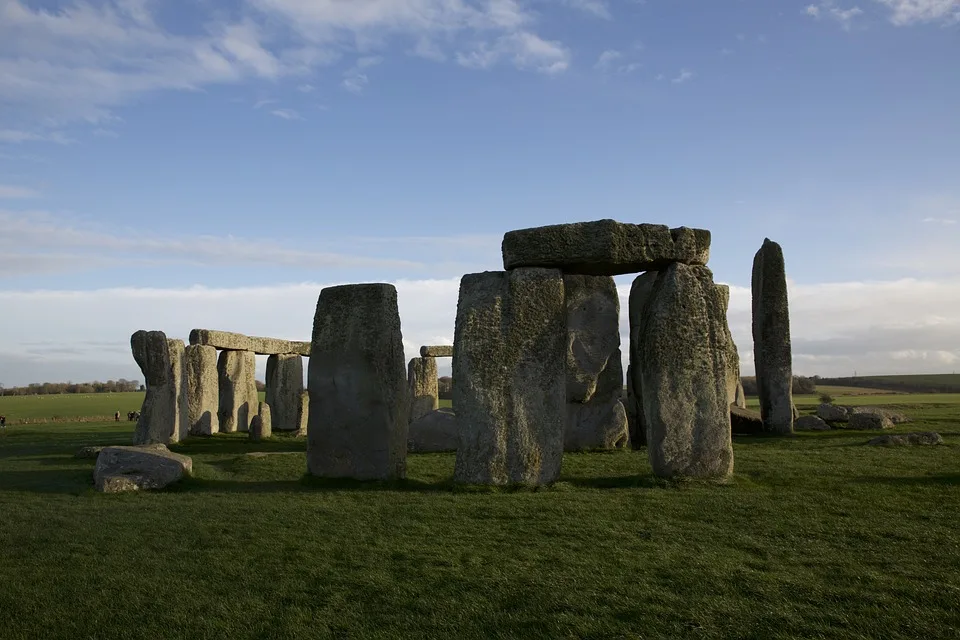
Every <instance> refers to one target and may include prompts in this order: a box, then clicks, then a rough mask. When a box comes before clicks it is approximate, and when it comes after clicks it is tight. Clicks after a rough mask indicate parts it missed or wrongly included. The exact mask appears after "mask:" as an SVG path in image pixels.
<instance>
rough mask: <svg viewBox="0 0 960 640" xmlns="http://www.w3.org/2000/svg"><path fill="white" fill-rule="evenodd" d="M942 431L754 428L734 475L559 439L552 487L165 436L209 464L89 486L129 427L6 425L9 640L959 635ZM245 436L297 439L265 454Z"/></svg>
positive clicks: (958, 547) (955, 491)
mask: <svg viewBox="0 0 960 640" xmlns="http://www.w3.org/2000/svg"><path fill="white" fill-rule="evenodd" d="M941 404H943V405H944V406H940V405H937V404H933V403H926V404H921V403H917V404H915V405H911V406H914V409H913V410H912V411H911V412H910V415H911V416H912V417H913V418H914V419H915V422H914V423H913V424H911V425H905V426H904V427H907V426H909V429H906V428H898V429H897V431H905V430H919V429H934V430H937V431H939V432H940V433H941V434H943V435H944V437H945V438H946V440H947V443H948V444H947V446H944V447H923V448H921V447H917V448H899V449H894V448H874V447H866V446H863V443H864V442H865V441H866V440H867V439H868V438H869V437H870V436H871V435H873V434H870V433H863V432H849V431H834V432H827V433H817V434H799V435H797V436H796V437H793V438H788V439H773V438H743V439H737V441H736V444H735V449H736V451H735V455H736V477H735V479H734V481H733V482H732V483H730V484H729V485H727V486H715V485H709V484H700V483H679V484H677V483H670V482H664V481H659V480H656V479H654V478H653V477H652V476H651V475H650V469H649V466H648V464H647V461H646V453H645V452H643V451H640V452H617V453H592V454H576V455H569V454H568V455H567V456H565V458H564V466H563V477H562V480H561V482H559V483H558V484H557V485H555V486H554V487H552V488H550V489H546V490H540V491H511V490H500V491H488V490H465V489H456V488H454V487H451V486H450V484H449V481H448V479H449V478H450V476H451V474H452V470H453V462H454V456H453V455H445V454H440V455H413V456H410V458H409V479H408V480H407V481H405V482H402V483H393V484H382V483H363V484H361V483H350V482H324V481H320V480H317V479H310V478H305V477H304V470H305V458H304V446H305V444H304V442H303V440H297V439H277V440H275V441H270V442H264V443H260V444H251V443H249V442H248V441H247V440H246V439H245V438H243V437H242V436H226V435H221V436H217V437H215V438H210V439H196V440H191V441H188V442H186V443H183V444H181V445H178V446H176V447H174V448H175V449H176V450H178V451H181V452H183V453H186V454H188V455H191V456H192V457H193V460H194V469H195V474H194V477H193V478H190V479H188V480H186V481H184V482H183V483H181V485H179V486H177V487H176V488H174V489H172V490H168V491H164V492H155V493H144V494H140V495H136V494H134V495H113V496H109V495H100V494H97V493H95V492H94V491H93V490H92V480H91V471H92V468H93V463H92V462H91V461H84V460H75V459H74V458H73V457H72V454H73V452H74V451H75V450H76V449H77V448H78V447H80V446H82V445H86V444H107V443H114V442H117V443H120V442H127V441H128V439H129V435H130V425H129V424H126V423H121V424H120V425H116V424H114V423H112V422H107V423H102V424H90V423H87V424H48V425H26V426H14V427H9V428H8V429H7V433H6V434H5V435H0V513H2V514H3V517H2V518H0V550H2V551H0V637H2V638H4V639H7V638H10V639H20V638H23V639H26V638H31V639H32V638H41V637H42V638H71V639H73V638H99V639H109V638H160V637H162V638H186V637H191V638H225V637H230V638H294V637H297V638H401V637H402V638H412V637H424V638H452V637H457V638H507V637H524V638H730V637H736V638H950V637H957V631H958V629H960V607H958V606H957V602H958V601H960V527H958V524H957V522H958V521H957V513H958V512H960V405H952V406H951V405H948V404H946V403H941ZM253 451H270V452H276V453H288V455H275V456H268V457H262V458H255V457H250V456H247V455H246V454H247V453H250V452H253Z"/></svg>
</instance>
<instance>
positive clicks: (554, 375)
mask: <svg viewBox="0 0 960 640" xmlns="http://www.w3.org/2000/svg"><path fill="white" fill-rule="evenodd" d="M565 400H566V308H565V305H564V294H563V277H562V274H561V273H560V271H558V270H555V269H516V270H514V271H510V272H502V271H488V272H485V273H474V274H468V275H465V276H463V278H462V279H461V280H460V297H459V301H458V303H457V320H456V328H455V335H454V351H453V406H454V408H455V409H456V418H457V431H458V432H459V434H460V441H459V445H458V447H457V461H456V465H455V469H454V480H455V481H457V482H463V483H469V484H492V485H503V484H529V485H544V484H549V483H551V482H554V481H555V480H556V479H557V478H558V477H559V475H560V463H561V461H562V459H563V437H564V425H565V423H566V401H565Z"/></svg>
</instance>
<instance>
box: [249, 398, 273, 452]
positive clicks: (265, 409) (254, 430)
mask: <svg viewBox="0 0 960 640" xmlns="http://www.w3.org/2000/svg"><path fill="white" fill-rule="evenodd" d="M272 425H273V421H272V420H271V419H270V405H269V404H267V403H266V402H261V403H260V408H259V410H258V412H257V415H255V416H253V419H252V420H250V440H251V441H253V442H260V441H261V440H265V439H266V438H270V437H273V426H272Z"/></svg>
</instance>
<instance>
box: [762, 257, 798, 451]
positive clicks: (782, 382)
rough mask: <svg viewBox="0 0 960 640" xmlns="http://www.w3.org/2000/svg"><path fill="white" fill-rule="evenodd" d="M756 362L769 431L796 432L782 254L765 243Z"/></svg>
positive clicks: (785, 277)
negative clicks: (794, 428) (794, 429)
mask: <svg viewBox="0 0 960 640" xmlns="http://www.w3.org/2000/svg"><path fill="white" fill-rule="evenodd" d="M752 294H753V361H754V365H755V368H756V373H757V391H758V394H759V396H760V415H762V416H763V424H764V426H765V428H766V430H767V431H770V432H773V433H792V432H793V355H792V352H791V347H790V308H789V303H788V300H787V274H786V267H785V266H784V261H783V250H782V249H781V248H780V245H779V244H777V243H776V242H772V241H771V240H769V239H764V241H763V246H762V247H760V250H759V251H757V254H756V256H754V259H753V278H752Z"/></svg>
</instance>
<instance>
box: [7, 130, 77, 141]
mask: <svg viewBox="0 0 960 640" xmlns="http://www.w3.org/2000/svg"><path fill="white" fill-rule="evenodd" d="M4 142H6V143H9V144H19V143H21V142H53V143H55V144H73V143H75V142H76V140H74V139H73V138H68V137H67V136H66V135H65V134H64V133H63V132H61V131H48V132H45V133H37V132H36V131H22V130H19V129H0V143H4Z"/></svg>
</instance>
